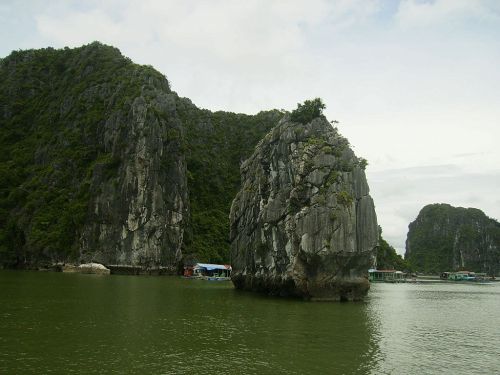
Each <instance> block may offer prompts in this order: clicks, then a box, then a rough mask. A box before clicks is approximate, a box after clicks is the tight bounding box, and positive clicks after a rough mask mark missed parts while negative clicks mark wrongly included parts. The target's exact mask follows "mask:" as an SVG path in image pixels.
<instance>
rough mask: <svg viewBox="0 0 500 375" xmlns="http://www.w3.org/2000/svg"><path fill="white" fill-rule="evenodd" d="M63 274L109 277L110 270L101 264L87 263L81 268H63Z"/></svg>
mask: <svg viewBox="0 0 500 375" xmlns="http://www.w3.org/2000/svg"><path fill="white" fill-rule="evenodd" d="M61 270H62V272H67V273H91V274H96V275H109V274H110V270H109V269H108V268H106V267H104V266H103V265H102V264H99V263H85V264H80V265H79V266H61Z"/></svg>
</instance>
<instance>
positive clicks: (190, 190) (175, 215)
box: [0, 42, 282, 273]
mask: <svg viewBox="0 0 500 375" xmlns="http://www.w3.org/2000/svg"><path fill="white" fill-rule="evenodd" d="M281 116H282V114H281V113H280V112H279V111H269V112H262V113H260V114H258V115H255V116H247V115H241V114H234V113H227V112H215V113H213V112H210V111H208V110H202V109H199V108H197V107H196V106H195V105H194V104H193V103H192V102H191V101H190V100H189V99H186V98H180V97H179V96H178V95H177V94H176V93H175V92H174V91H172V90H171V89H170V85H169V82H168V80H167V78H166V77H165V76H164V75H163V74H160V73H159V72H158V71H156V70H155V69H153V68H152V67H151V66H141V65H138V64H134V63H133V62H132V61H131V60H130V59H128V58H126V57H124V56H122V54H121V53H120V51H119V50H117V49H116V48H113V47H109V46H105V45H103V44H101V43H99V42H94V43H91V44H89V45H86V46H83V47H80V48H75V49H70V48H64V49H61V50H55V49H53V48H45V49H40V50H28V51H14V52H13V53H12V54H11V55H10V56H7V57H6V58H4V59H0V267H2V266H3V267H21V268H37V267H43V266H47V265H53V264H63V263H74V264H79V263H88V262H99V263H102V264H105V265H107V266H120V267H122V266H131V267H134V268H135V269H138V270H142V271H141V272H146V273H153V272H154V273H158V272H161V273H176V272H178V268H179V266H180V265H181V263H182V256H183V254H186V253H189V254H195V256H196V257H197V258H198V259H199V260H200V261H206V262H229V241H228V237H229V236H228V233H229V211H230V205H231V201H232V199H233V197H234V195H235V194H236V192H237V184H238V183H239V164H240V160H241V159H245V158H247V157H248V156H249V155H250V153H251V150H253V147H254V146H255V144H257V142H258V140H260V139H261V138H262V137H263V136H264V134H266V132H267V131H268V130H269V129H270V128H271V127H272V126H274V125H275V124H276V123H277V121H278V120H279V118H280V117H281Z"/></svg>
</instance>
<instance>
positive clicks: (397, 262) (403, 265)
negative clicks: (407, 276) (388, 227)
mask: <svg viewBox="0 0 500 375" xmlns="http://www.w3.org/2000/svg"><path fill="white" fill-rule="evenodd" d="M377 269H378V270H398V271H407V272H412V271H413V267H412V266H411V265H410V263H409V262H408V261H407V260H404V259H403V257H402V256H401V255H399V254H398V253H397V252H396V249H394V248H393V247H392V246H391V245H389V243H387V241H386V240H384V239H383V238H382V236H380V238H379V244H378V246H377Z"/></svg>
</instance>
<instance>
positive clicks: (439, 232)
mask: <svg viewBox="0 0 500 375" xmlns="http://www.w3.org/2000/svg"><path fill="white" fill-rule="evenodd" d="M408 228H409V230H408V236H407V239H406V253H405V259H407V260H408V261H409V262H410V263H411V264H412V266H413V267H414V268H415V269H416V270H417V271H420V272H444V271H454V270H455V271H456V270H461V269H462V270H463V269H466V270H468V271H475V272H486V273H488V274H489V275H498V272H499V270H500V224H499V223H498V221H496V220H494V219H490V218H488V217H487V216H486V215H485V214H484V213H483V212H482V211H481V210H478V209H477V208H463V207H453V206H451V205H449V204H430V205H427V206H425V207H424V208H422V210H421V211H420V213H419V214H418V216H417V218H416V219H415V221H413V222H412V223H410V225H409V226H408Z"/></svg>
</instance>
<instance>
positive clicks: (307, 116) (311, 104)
mask: <svg viewBox="0 0 500 375" xmlns="http://www.w3.org/2000/svg"><path fill="white" fill-rule="evenodd" d="M325 108H326V105H325V103H323V100H322V99H321V98H316V99H313V100H306V101H305V102H304V103H303V104H300V103H298V104H297V109H294V110H293V111H292V113H291V116H290V120H292V121H294V122H300V123H301V124H307V123H308V122H311V121H312V120H314V119H315V118H316V117H319V116H321V115H322V114H323V109H325Z"/></svg>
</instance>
